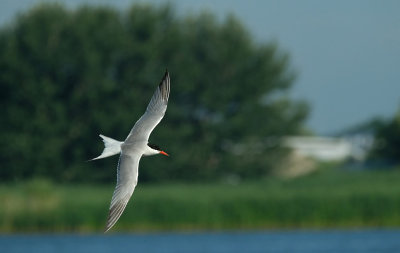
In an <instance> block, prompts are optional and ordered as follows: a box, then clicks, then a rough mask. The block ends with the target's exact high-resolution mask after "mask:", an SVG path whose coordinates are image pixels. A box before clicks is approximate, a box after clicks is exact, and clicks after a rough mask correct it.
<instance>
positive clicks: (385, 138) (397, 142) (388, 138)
mask: <svg viewBox="0 0 400 253" xmlns="http://www.w3.org/2000/svg"><path fill="white" fill-rule="evenodd" d="M374 129H375V130H374V131H375V133H374V134H375V145H374V147H373V149H372V150H371V153H370V159H371V160H379V161H381V162H388V163H391V164H397V165H398V164H400V108H399V110H398V111H397V113H396V115H395V116H394V117H393V118H392V119H389V120H380V121H378V122H377V123H376V124H375V127H374Z"/></svg>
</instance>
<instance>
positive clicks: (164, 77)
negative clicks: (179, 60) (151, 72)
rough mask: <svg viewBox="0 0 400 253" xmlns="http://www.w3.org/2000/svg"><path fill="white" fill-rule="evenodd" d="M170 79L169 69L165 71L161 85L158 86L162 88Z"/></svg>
mask: <svg viewBox="0 0 400 253" xmlns="http://www.w3.org/2000/svg"><path fill="white" fill-rule="evenodd" d="M168 78H169V72H168V69H165V73H164V76H163V78H162V79H161V82H160V84H159V85H158V87H160V88H161V86H162V85H163V83H164V82H165V80H166V79H168Z"/></svg>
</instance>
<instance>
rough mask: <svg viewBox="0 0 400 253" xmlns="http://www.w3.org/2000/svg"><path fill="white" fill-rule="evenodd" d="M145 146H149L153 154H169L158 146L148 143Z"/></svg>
mask: <svg viewBox="0 0 400 253" xmlns="http://www.w3.org/2000/svg"><path fill="white" fill-rule="evenodd" d="M147 146H149V148H150V149H151V150H152V152H153V154H154V155H156V154H161V155H165V156H169V154H167V153H166V152H165V151H163V150H162V149H161V148H160V147H159V146H157V145H154V144H151V143H148V144H147Z"/></svg>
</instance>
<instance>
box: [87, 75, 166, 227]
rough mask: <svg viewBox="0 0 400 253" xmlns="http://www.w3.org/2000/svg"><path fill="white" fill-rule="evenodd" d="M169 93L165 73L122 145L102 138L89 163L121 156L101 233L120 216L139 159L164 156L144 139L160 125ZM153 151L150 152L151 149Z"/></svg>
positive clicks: (133, 179)
mask: <svg viewBox="0 0 400 253" xmlns="http://www.w3.org/2000/svg"><path fill="white" fill-rule="evenodd" d="M169 92H170V77H169V73H168V71H166V72H165V75H164V77H163V78H162V80H161V83H160V84H159V86H158V87H157V89H156V91H155V92H154V94H153V96H152V98H151V100H150V103H149V104H148V106H147V109H146V112H145V113H144V114H143V115H142V117H141V118H140V119H139V120H138V121H137V122H136V124H135V125H134V126H133V128H132V130H131V131H130V133H129V135H128V137H127V138H126V139H125V141H124V142H120V141H116V140H114V139H111V138H108V137H105V136H102V135H101V137H102V138H103V141H104V146H105V148H104V151H103V153H102V154H101V155H100V156H98V157H96V158H94V159H92V160H95V159H100V158H104V157H108V156H111V155H115V154H118V153H121V155H120V158H119V161H118V168H117V185H116V187H115V190H114V193H113V196H112V199H111V205H110V210H109V214H108V218H107V223H106V227H105V230H104V232H107V231H108V230H110V229H111V228H112V227H113V226H114V224H115V223H116V222H117V221H118V219H119V217H120V216H121V214H122V213H123V211H124V209H125V207H126V205H127V204H128V201H129V199H130V197H131V196H132V193H133V191H134V190H135V187H136V184H137V181H138V167H139V161H140V158H141V157H142V156H143V155H145V156H146V155H155V154H159V153H160V154H165V155H168V154H166V153H165V152H164V151H161V150H159V149H158V148H154V146H152V145H150V146H149V145H148V139H149V136H150V134H151V132H152V131H153V129H154V128H155V127H156V126H157V125H158V123H160V121H161V120H162V118H163V117H164V114H165V111H166V109H167V103H168V98H169ZM152 147H153V148H152Z"/></svg>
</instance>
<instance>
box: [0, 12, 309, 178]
mask: <svg viewBox="0 0 400 253" xmlns="http://www.w3.org/2000/svg"><path fill="white" fill-rule="evenodd" d="M166 68H168V70H169V72H170V74H171V95H170V100H169V105H168V110H167V113H166V115H165V117H164V119H163V121H162V122H161V123H160V125H159V126H158V127H157V128H156V129H155V130H154V132H153V134H152V136H151V137H150V142H152V143H156V144H158V145H159V146H161V147H162V148H163V149H164V150H165V151H167V152H168V153H170V154H171V158H170V159H166V158H165V157H152V158H142V160H141V165H140V172H139V175H140V176H139V177H140V180H141V181H162V180H216V179H221V178H223V177H226V176H230V175H235V176H239V177H243V178H254V177H262V176H266V175H268V173H269V172H270V171H271V169H273V168H274V167H275V166H276V164H278V163H279V161H280V159H283V158H284V155H285V152H284V150H282V149H281V148H279V145H276V144H277V143H278V142H277V141H276V140H278V139H279V137H280V136H283V135H290V134H296V133H297V132H298V131H299V130H300V129H301V127H302V123H303V121H304V119H305V117H306V115H307V111H308V110H307V106H306V105H305V104H304V103H303V102H296V101H293V100H291V99H289V96H288V90H289V89H290V87H291V86H292V84H293V80H294V72H293V70H292V68H291V66H290V62H289V57H288V55H287V54H286V53H284V52H282V50H279V49H278V47H277V45H276V43H256V42H254V41H253V39H252V37H251V35H250V34H249V32H248V31H247V30H246V29H245V28H244V27H243V26H242V25H241V23H240V22H239V21H238V20H237V19H236V18H235V17H233V16H229V17H227V18H226V19H225V20H224V21H222V22H219V21H217V19H216V17H215V16H214V15H212V14H210V13H201V14H199V15H196V16H190V17H179V16H177V15H176V14H175V13H174V11H173V8H172V7H171V6H168V5H166V6H162V7H159V8H156V7H152V6H150V5H133V6H132V7H131V8H130V9H129V10H126V11H118V10H115V9H112V8H109V7H90V6H87V7H81V8H79V9H76V10H69V9H66V8H64V7H63V6H60V5H40V6H38V7H35V8H33V9H32V10H30V11H28V12H26V13H24V14H21V15H20V16H18V17H17V19H16V20H15V22H14V23H13V24H12V25H8V26H6V27H3V28H2V29H1V30H0V91H1V92H0V96H1V100H0V103H1V107H2V108H3V110H2V117H1V124H0V140H1V141H2V145H0V161H1V167H2V168H1V170H0V177H1V179H2V180H10V179H15V178H30V177H49V178H53V179H55V180H59V181H91V182H109V181H114V180H115V168H116V164H117V158H110V159H107V160H100V161H97V162H94V163H86V162H85V161H86V160H88V159H90V158H93V157H95V156H97V155H98V154H99V153H100V152H101V150H102V142H101V140H100V138H99V137H98V134H100V133H101V134H104V135H106V136H109V137H112V138H115V139H118V140H124V139H125V137H126V136H127V134H128V133H129V131H130V128H131V127H132V126H133V124H134V123H135V122H136V120H137V119H138V118H139V117H140V116H141V115H142V114H143V113H144V111H145V108H146V106H147V104H148V102H149V100H150V97H151V95H152V93H153V92H154V90H155V88H156V87H157V84H158V82H159V81H160V79H161V77H162V75H163V72H164V71H165V69H166Z"/></svg>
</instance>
